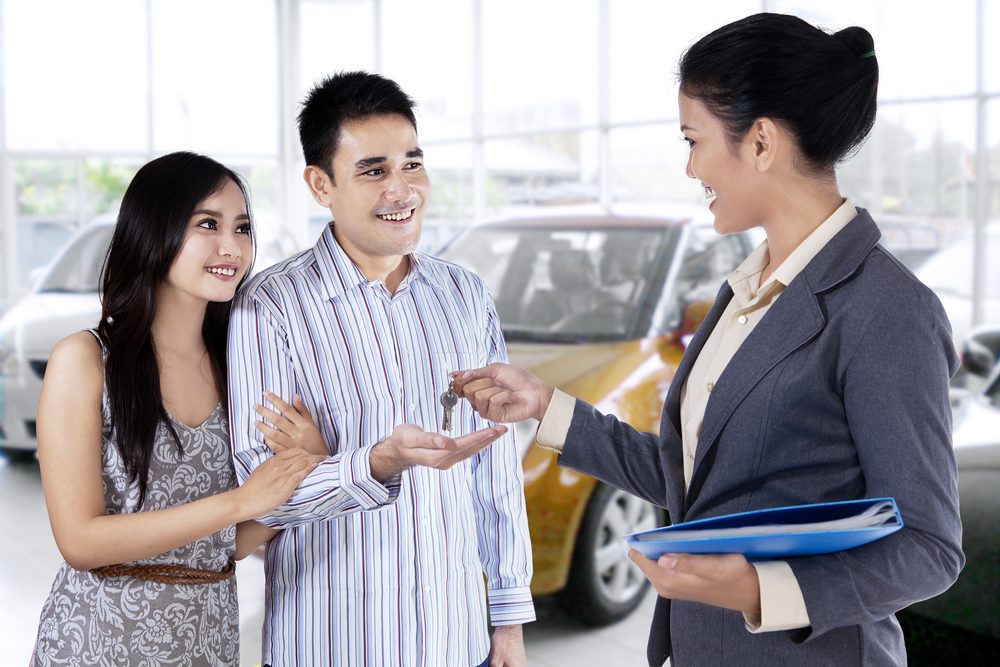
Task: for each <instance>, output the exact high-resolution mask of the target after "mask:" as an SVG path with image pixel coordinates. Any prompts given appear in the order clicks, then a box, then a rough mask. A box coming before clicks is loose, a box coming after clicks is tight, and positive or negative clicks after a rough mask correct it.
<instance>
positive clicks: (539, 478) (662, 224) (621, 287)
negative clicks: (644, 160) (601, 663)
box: [439, 216, 753, 625]
mask: <svg viewBox="0 0 1000 667" xmlns="http://www.w3.org/2000/svg"><path fill="white" fill-rule="evenodd" d="M752 249H753V247H752V245H751V240H750V239H749V238H748V237H747V236H746V235H742V234H734V235H729V236H721V235H719V234H717V233H716V232H715V230H714V229H713V228H712V227H711V225H710V224H707V223H696V222H691V221H685V220H673V221H671V220H655V219H640V218H624V217H614V216H602V217H566V218H539V219H530V220H526V219H525V220H516V221H505V222H498V223H491V224H484V225H480V226H476V227H473V228H471V229H470V230H468V231H467V232H466V233H464V234H462V235H461V236H459V237H457V238H456V239H455V240H454V241H453V242H452V243H450V244H449V245H448V246H447V247H446V248H445V249H444V250H443V251H442V252H441V253H439V255H440V256H441V257H442V258H443V259H446V260H448V261H451V262H454V263H456V264H459V265H461V266H464V267H466V268H468V269H471V270H472V271H475V272H476V273H478V274H479V275H480V276H482V277H483V278H484V279H485V280H486V282H487V284H488V285H489V288H490V291H491V292H492V294H493V298H494V301H495V302H496V307H497V313H498V314H499V316H500V321H501V323H502V324H503V328H504V337H505V339H506V341H507V352H508V354H509V356H510V361H511V363H513V364H515V365H518V366H522V367H524V368H527V369H528V370H530V371H531V372H532V373H534V374H535V375H537V376H538V377H540V378H542V379H543V380H545V381H546V382H549V383H550V384H553V385H555V386H556V387H559V388H560V389H561V390H563V391H565V392H566V393H568V394H570V395H572V396H575V397H578V398H581V399H583V400H585V401H587V402H588V403H591V404H593V405H595V406H597V408H598V409H600V410H602V411H603V412H606V413H613V414H615V415H617V416H618V417H619V418H621V419H622V420H624V421H626V422H628V423H629V424H631V425H632V426H634V427H635V428H637V429H640V430H643V431H651V432H658V431H659V422H660V411H661V409H662V407H663V399H664V397H665V395H666V391H667V387H668V386H669V384H670V380H671V379H672V378H673V375H674V371H675V369H676V368H677V364H678V362H679V361H680V358H681V355H682V354H683V352H684V346H685V345H686V343H687V341H688V340H689V339H690V336H691V334H693V333H694V331H695V329H696V328H697V327H698V324H700V323H701V320H702V319H703V318H704V316H705V314H707V312H708V309H709V308H710V307H711V304H712V302H713V301H714V299H715V295H716V293H717V292H718V290H719V287H720V286H721V285H722V283H723V282H724V281H725V279H726V278H727V277H728V276H729V274H730V273H731V272H732V271H733V270H734V269H735V268H736V267H737V266H739V264H740V263H741V262H742V261H743V259H744V258H745V257H746V256H747V255H748V254H749V253H750V251H751V250H752ZM536 427H537V423H536V422H534V420H531V421H530V422H522V423H520V424H517V425H516V427H515V432H516V436H517V441H518V447H519V448H520V450H521V459H522V466H523V469H524V494H525V498H526V500H527V504H528V525H529V528H530V531H531V545H532V549H533V552H534V567H535V574H534V578H533V580H532V584H531V590H532V593H533V594H534V595H546V594H551V593H558V596H559V600H560V601H561V602H562V603H563V605H564V606H565V608H566V609H567V610H569V611H570V612H571V613H573V614H574V615H576V616H577V617H579V618H580V619H581V620H583V621H585V622H587V623H589V624H592V625H604V624H607V623H610V622H612V621H615V620H617V619H620V618H622V617H624V616H626V615H627V614H629V613H630V612H631V611H632V610H633V609H634V608H635V607H636V606H637V605H638V604H639V602H640V601H641V599H642V597H643V594H644V593H645V591H646V588H647V586H648V582H647V581H646V579H645V578H644V577H643V576H642V573H641V572H640V571H639V569H638V568H637V567H635V566H634V565H633V564H632V562H631V561H630V560H629V559H628V557H627V552H628V549H627V547H626V544H625V541H624V540H622V539H621V536H622V535H626V534H628V533H633V532H636V531H640V530H646V529H649V528H655V527H657V526H660V525H664V523H665V522H666V519H667V517H666V512H665V511H664V510H662V509H660V508H656V507H653V506H651V505H649V504H648V503H646V502H645V501H642V500H639V499H637V498H635V497H633V496H630V495H628V494H626V493H622V492H621V491H618V490H617V489H613V488H611V487H609V486H606V485H604V484H601V483H599V482H597V481H596V480H594V479H593V478H591V477H587V476H586V475H582V474H580V473H577V472H574V471H572V470H567V469H565V468H559V467H558V466H557V465H556V455H555V454H553V453H552V452H549V451H546V450H543V449H541V448H539V447H536V446H534V443H533V440H534V433H535V429H536Z"/></svg>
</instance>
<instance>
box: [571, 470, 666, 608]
mask: <svg viewBox="0 0 1000 667" xmlns="http://www.w3.org/2000/svg"><path fill="white" fill-rule="evenodd" d="M665 519H666V512H664V511H663V510H661V509H659V508H657V507H654V506H653V505H650V504H649V503H647V502H646V501H645V500H640V499H639V498H636V497H635V496H632V495H629V494H627V493H625V492H624V491H619V490H618V489H613V488H611V487H610V486H606V485H604V484H601V483H598V484H597V486H595V487H594V492H593V493H592V494H591V495H590V501H589V502H588V503H587V510H586V512H585V513H584V515H583V521H582V522H581V523H580V531H579V533H577V537H576V546H575V548H574V549H573V562H572V565H571V566H570V573H569V578H568V580H567V582H566V588H564V589H563V590H562V591H561V592H560V593H559V601H560V603H561V604H562V606H563V608H565V609H566V610H567V611H568V612H570V613H571V614H573V615H574V616H576V617H577V618H579V619H580V620H581V621H583V622H584V623H586V624H588V625H592V626H601V625H607V624H609V623H613V622H614V621H617V620H619V619H622V618H624V617H625V616H627V615H628V614H630V613H631V612H632V610H633V609H635V608H636V607H637V606H638V605H639V603H640V602H641V601H642V598H643V595H644V594H645V593H646V590H647V588H648V587H649V581H648V580H647V579H646V577H644V576H643V574H642V571H641V570H640V569H639V568H638V567H637V566H636V565H635V563H633V562H632V561H631V560H629V558H628V545H627V544H626V542H625V541H624V540H623V539H621V538H622V536H623V535H628V534H629V533H635V532H638V531H641V530H650V529H652V528H657V527H658V526H661V525H663V524H664V523H665Z"/></svg>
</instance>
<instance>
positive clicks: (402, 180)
mask: <svg viewBox="0 0 1000 667" xmlns="http://www.w3.org/2000/svg"><path fill="white" fill-rule="evenodd" d="M412 193H413V189H412V188H411V187H410V183H409V181H407V180H406V176H405V175H404V174H403V172H401V171H399V170H393V171H392V172H390V173H389V176H388V178H387V179H386V181H385V198H386V201H391V202H395V201H407V200H409V199H410V196H411V195H412Z"/></svg>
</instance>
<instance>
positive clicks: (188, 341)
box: [150, 288, 208, 355]
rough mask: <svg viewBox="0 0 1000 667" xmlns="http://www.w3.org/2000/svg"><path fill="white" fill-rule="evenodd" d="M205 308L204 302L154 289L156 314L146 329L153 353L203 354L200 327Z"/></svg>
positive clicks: (203, 318) (202, 339)
mask: <svg viewBox="0 0 1000 667" xmlns="http://www.w3.org/2000/svg"><path fill="white" fill-rule="evenodd" d="M207 307H208V302H207V301H203V300H199V299H192V298H181V297H178V296H177V295H176V293H175V292H173V291H172V290H168V289H162V288H161V289H159V290H157V294H156V315H154V316H153V325H152V327H150V330H151V333H152V334H153V342H154V344H155V345H156V350H157V353H158V354H159V353H161V352H166V351H170V352H172V353H176V354H182V355H189V354H190V355H201V354H204V352H205V340H204V338H203V337H202V334H201V328H202V324H203V323H204V322H205V309H206V308H207Z"/></svg>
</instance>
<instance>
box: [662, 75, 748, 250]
mask: <svg viewBox="0 0 1000 667" xmlns="http://www.w3.org/2000/svg"><path fill="white" fill-rule="evenodd" d="M678 106H679V107H680V121H681V132H683V134H684V139H685V141H687V142H688V146H689V147H690V149H691V152H690V153H689V154H688V162H687V175H688V176H689V177H690V178H694V179H697V180H699V181H701V185H702V187H703V188H704V189H705V197H706V198H708V199H710V200H711V202H710V203H709V209H710V210H711V211H712V213H713V214H715V231H717V232H719V233H720V234H733V233H735V232H742V231H746V230H747V229H751V228H753V227H756V226H757V225H759V224H760V217H761V216H760V215H759V212H758V210H757V209H758V206H757V203H758V199H759V197H760V193H759V192H758V191H756V189H755V187H754V183H755V181H756V180H757V172H756V169H755V168H754V165H753V160H752V159H747V156H745V155H744V152H745V150H744V148H745V147H744V146H741V145H740V144H737V145H735V146H734V145H733V144H732V143H731V142H730V141H729V137H728V135H727V134H726V131H725V127H724V126H723V124H722V121H720V120H719V119H718V118H716V117H715V116H714V115H713V114H712V113H711V112H710V111H709V110H708V108H707V107H706V106H705V105H704V104H703V103H702V102H701V101H699V100H696V99H694V98H692V97H688V96H687V95H685V94H684V93H681V94H680V95H679V97H678Z"/></svg>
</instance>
